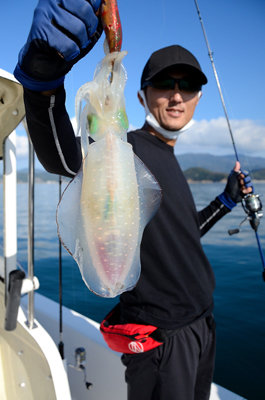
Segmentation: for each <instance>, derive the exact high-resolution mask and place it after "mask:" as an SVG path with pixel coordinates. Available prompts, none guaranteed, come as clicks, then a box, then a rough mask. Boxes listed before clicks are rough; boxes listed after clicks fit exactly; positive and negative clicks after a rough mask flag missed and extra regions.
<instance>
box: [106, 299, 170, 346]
mask: <svg viewBox="0 0 265 400" xmlns="http://www.w3.org/2000/svg"><path fill="white" fill-rule="evenodd" d="M119 310H120V306H119V304H117V306H116V307H114V309H113V310H112V311H110V313H109V314H108V315H107V316H106V317H105V318H104V320H103V321H102V322H101V324H100V331H101V333H102V335H103V337H104V339H105V342H106V343H107V345H108V346H109V347H110V348H111V349H112V350H115V351H118V352H119V353H127V354H134V353H143V352H144V351H148V350H151V349H154V348H155V347H158V346H161V344H163V342H164V341H165V339H166V337H168V336H169V335H170V336H171V335H172V332H173V331H167V333H166V331H164V330H161V329H158V328H157V327H156V326H153V325H141V324H121V323H117V322H118V321H119V316H120V311H119Z"/></svg>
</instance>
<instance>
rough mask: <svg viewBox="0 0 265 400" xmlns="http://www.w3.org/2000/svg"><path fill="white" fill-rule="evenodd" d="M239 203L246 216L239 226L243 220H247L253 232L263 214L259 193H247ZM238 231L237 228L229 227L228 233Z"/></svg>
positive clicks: (231, 233) (256, 228) (232, 233)
mask: <svg viewBox="0 0 265 400" xmlns="http://www.w3.org/2000/svg"><path fill="white" fill-rule="evenodd" d="M241 203H242V207H243V209H244V211H245V213H246V214H247V216H246V218H244V219H243V221H242V222H241V223H240V224H239V226H241V225H242V224H243V223H244V222H245V221H249V223H250V226H251V228H252V229H254V231H255V232H257V230H258V227H259V224H260V218H261V217H262V216H263V212H262V203H261V200H260V198H259V195H258V194H254V193H250V194H247V195H246V196H244V197H243V199H242V201H241ZM239 232H240V229H239V228H238V229H229V231H228V233H229V235H234V234H235V233H239Z"/></svg>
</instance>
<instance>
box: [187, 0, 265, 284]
mask: <svg viewBox="0 0 265 400" xmlns="http://www.w3.org/2000/svg"><path fill="white" fill-rule="evenodd" d="M194 2H195V6H196V9H197V13H198V17H199V20H200V23H201V27H202V31H203V36H204V39H205V42H206V46H207V49H208V55H209V58H210V60H211V64H212V68H213V72H214V76H215V80H216V83H217V87H218V91H219V95H220V98H221V102H222V106H223V110H224V114H225V118H226V122H227V125H228V130H229V133H230V137H231V140H232V145H233V149H234V153H235V157H236V160H237V161H238V162H239V156H238V152H237V148H236V144H235V140H234V135H233V131H232V127H231V124H230V120H229V117H228V112H227V108H226V105H225V101H224V96H223V92H222V88H221V85H220V81H219V77H218V74H217V70H216V68H215V64H214V59H213V52H212V50H211V48H210V44H209V41H208V38H207V35H206V30H205V28H204V24H203V20H202V17H201V13H200V9H199V5H198V1H197V0H194ZM242 207H243V210H244V211H245V213H246V214H247V216H246V218H245V219H244V220H243V221H242V222H241V223H240V225H239V226H241V225H242V224H243V222H245V221H246V220H248V221H249V223H250V226H251V228H252V229H253V230H254V232H255V236H256V240H257V245H258V250H259V254H260V258H261V263H262V266H263V272H262V277H263V280H264V281H265V258H264V254H263V251H262V247H261V243H260V238H259V234H258V227H259V224H260V219H261V217H262V216H263V212H262V203H261V201H260V198H259V195H258V194H254V193H250V194H247V195H245V196H244V197H243V199H242ZM239 231H240V230H239V229H231V230H229V231H228V233H229V235H233V234H235V233H239Z"/></svg>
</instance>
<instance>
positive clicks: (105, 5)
mask: <svg viewBox="0 0 265 400" xmlns="http://www.w3.org/2000/svg"><path fill="white" fill-rule="evenodd" d="M100 14H101V21H102V25H103V29H104V32H105V35H106V38H107V42H108V45H109V51H110V53H112V52H114V51H121V45H122V29H121V20H120V15H119V10H118V4H117V1H116V0H103V1H102V4H101V11H100Z"/></svg>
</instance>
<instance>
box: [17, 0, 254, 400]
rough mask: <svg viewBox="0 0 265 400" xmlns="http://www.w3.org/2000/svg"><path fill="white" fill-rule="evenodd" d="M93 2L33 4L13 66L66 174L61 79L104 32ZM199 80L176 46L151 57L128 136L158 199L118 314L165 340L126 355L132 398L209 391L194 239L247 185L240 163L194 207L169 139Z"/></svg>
mask: <svg viewBox="0 0 265 400" xmlns="http://www.w3.org/2000/svg"><path fill="white" fill-rule="evenodd" d="M59 3H60V2H59ZM99 3H100V2H99V0H91V2H90V4H91V5H90V4H89V3H88V2H87V1H85V0H75V1H72V0H64V1H62V2H61V4H60V5H59V6H58V5H57V3H56V2H55V1H54V0H46V1H44V0H40V2H39V4H38V6H37V9H36V11H35V14H34V18H33V23H32V27H31V31H30V34H29V38H28V41H27V43H26V45H25V46H24V47H23V49H22V50H21V52H20V55H19V62H18V65H17V67H16V69H15V76H16V78H17V79H18V80H19V81H20V82H21V83H22V84H23V86H24V91H25V97H24V98H25V107H26V115H27V123H28V128H29V133H30V136H31V139H32V142H33V144H34V147H35V150H36V153H37V155H38V157H39V160H40V161H41V162H42V164H43V165H44V167H45V168H46V169H47V170H48V171H50V172H54V173H58V174H62V175H66V176H73V175H74V174H75V173H76V172H77V171H78V169H79V168H80V164H81V152H80V144H79V143H78V141H77V140H76V138H75V136H74V133H73V129H72V126H71V123H70V120H69V117H68V114H67V111H66V109H65V92H64V88H63V81H64V75H65V74H66V73H67V72H68V71H69V70H70V69H71V67H72V66H73V65H74V63H75V62H77V61H78V60H79V59H80V58H81V57H82V56H84V55H86V54H87V53H88V51H89V50H90V49H91V48H92V47H93V45H94V44H95V43H96V41H97V39H98V37H99V36H100V34H101V28H100V24H99V23H98V20H97V17H96V14H95V13H96V11H97V9H98V7H99ZM81 9H82V12H80V10H81ZM84 10H85V11H84ZM84 14H85V15H86V18H83V15H84ZM77 27H78V29H77ZM206 83H207V78H206V76H205V75H204V73H203V72H202V70H201V67H200V65H199V63H198V61H197V59H196V58H195V57H194V56H193V55H192V54H191V53H190V52H189V51H188V50H186V49H184V48H183V47H181V46H178V45H173V46H168V47H165V48H163V49H160V50H158V51H157V52H155V53H153V54H152V55H151V57H150V58H149V60H148V61H147V64H146V66H145V68H144V70H143V73H142V78H141V90H140V92H139V94H138V97H139V100H140V103H141V104H142V105H143V106H144V107H145V111H146V120H145V124H144V126H143V128H142V129H140V130H137V131H134V132H130V133H129V134H128V141H129V143H131V144H132V146H133V150H134V152H135V153H136V154H137V155H138V156H139V157H140V159H141V160H142V161H143V162H144V163H145V165H146V166H147V167H148V168H149V169H150V171H151V172H152V173H153V175H154V176H155V177H156V179H157V180H158V182H159V184H160V186H161V188H162V193H163V198H162V203H161V206H160V208H159V210H158V212H157V214H156V215H155V216H154V218H153V219H152V220H151V221H150V223H149V224H148V226H147V227H146V229H145V231H144V234H143V239H142V243H141V266H142V271H141V276H140V279H139V282H138V283H137V285H136V287H135V288H134V289H133V290H131V291H129V292H125V293H123V294H122V295H121V296H120V314H121V315H120V320H121V322H123V323H137V324H151V325H154V326H156V327H158V328H160V329H161V330H163V332H165V333H166V335H167V334H168V338H167V339H166V340H165V342H164V343H163V345H161V346H159V347H156V348H154V349H152V350H149V351H147V352H144V353H140V354H124V355H123V357H122V361H123V363H124V365H125V366H126V367H127V369H126V381H127V383H128V399H129V400H135V399H137V400H141V399H142V400H155V399H159V400H165V399H167V400H173V399H174V400H175V399H178V400H193V399H196V400H206V399H208V398H209V394H210V386H211V382H212V375H213V367H214V357H215V327H214V320H213V317H212V310H213V290H214V276H213V271H212V269H211V266H210V265H209V262H208V260H207V258H206V256H205V254H204V252H203V249H202V246H201V243H200V237H201V236H202V235H203V234H205V233H206V232H207V231H208V230H209V229H210V228H211V227H212V226H213V225H214V223H216V222H217V221H218V220H219V219H220V218H221V217H223V216H224V215H225V214H227V213H228V212H229V211H230V210H231V209H232V208H233V207H234V206H235V205H236V203H237V202H238V201H240V200H241V198H242V195H243V194H246V193H248V192H251V191H252V187H251V185H250V183H249V182H248V180H247V177H246V176H245V174H243V173H240V165H239V163H237V164H236V166H235V169H234V171H233V172H232V173H231V174H230V176H229V178H228V182H227V185H226V187H225V190H224V192H223V193H222V194H220V195H219V196H218V197H217V198H216V199H215V200H214V201H213V202H211V204H210V205H209V206H208V207H206V208H205V209H203V210H202V211H200V212H197V211H196V209H195V205H194V202H193V199H192V195H191V192H190V189H189V187H188V184H187V182H186V180H185V177H184V175H183V173H182V171H181V169H180V167H179V164H178V162H177V160H176V158H175V155H174V145H175V143H176V141H177V137H178V135H179V134H180V133H181V132H183V131H185V130H186V129H188V127H189V126H190V124H191V120H192V116H193V113H194V110H195V108H196V106H197V104H198V102H199V99H200V97H201V87H202V85H204V84H206ZM172 333H174V334H172Z"/></svg>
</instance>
